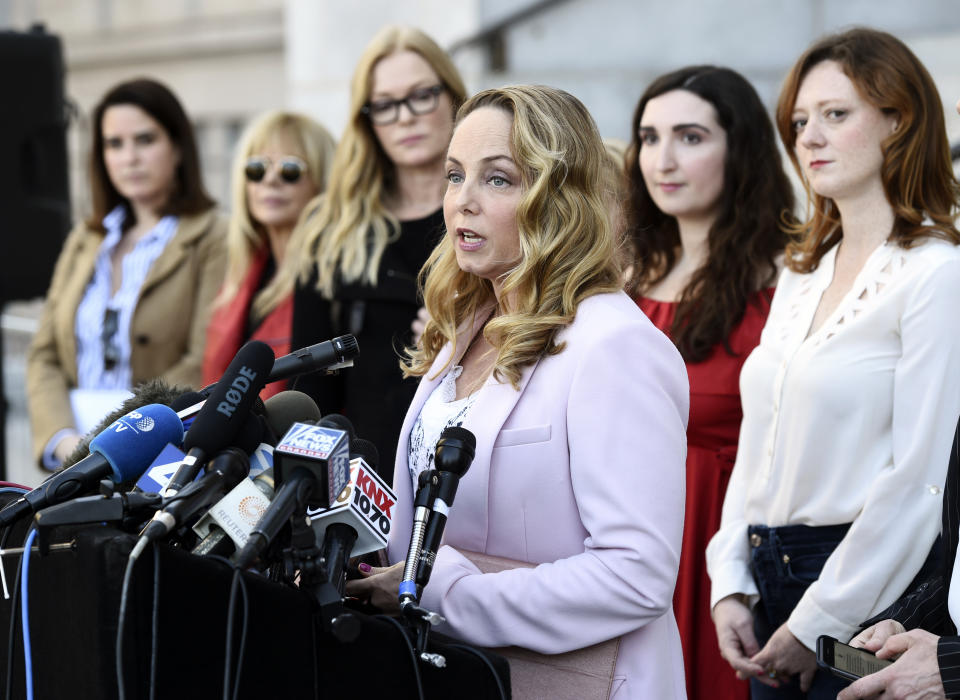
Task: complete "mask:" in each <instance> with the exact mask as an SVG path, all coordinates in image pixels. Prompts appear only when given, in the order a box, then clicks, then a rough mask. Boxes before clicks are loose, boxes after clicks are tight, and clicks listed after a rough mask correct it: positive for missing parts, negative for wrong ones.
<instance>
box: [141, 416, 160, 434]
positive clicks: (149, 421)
mask: <svg viewBox="0 0 960 700" xmlns="http://www.w3.org/2000/svg"><path fill="white" fill-rule="evenodd" d="M155 425H156V422H155V421H154V420H153V418H151V417H150V416H144V417H142V418H141V419H140V420H138V421H137V428H139V429H140V430H142V431H143V432H145V433H149V432H150V431H151V430H153V426H155Z"/></svg>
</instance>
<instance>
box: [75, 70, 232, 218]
mask: <svg viewBox="0 0 960 700" xmlns="http://www.w3.org/2000/svg"><path fill="white" fill-rule="evenodd" d="M117 105H133V106H134V107H139V108H140V109H142V110H143V111H144V112H146V113H147V114H149V115H150V116H151V117H152V118H153V119H155V120H156V121H157V122H158V123H159V124H160V126H161V127H163V129H164V131H166V132H167V136H169V137H170V141H171V142H173V144H174V145H175V146H176V147H177V148H178V149H179V151H180V163H179V165H177V170H176V175H175V178H176V183H175V186H174V188H173V191H172V192H171V194H170V198H169V199H168V200H167V202H166V203H165V204H164V206H163V207H162V208H161V210H160V212H159V213H160V214H161V215H167V214H174V215H177V216H179V215H181V214H199V213H200V212H202V211H206V210H207V209H210V208H211V207H212V206H214V204H216V202H214V201H213V198H212V197H210V195H209V194H207V191H206V189H205V188H204V186H203V178H201V176H200V156H199V155H198V153H197V143H196V140H195V139H194V136H193V127H192V126H190V120H189V119H187V113H186V112H185V111H184V110H183V106H182V105H181V104H180V101H179V100H178V99H177V97H176V95H174V94H173V92H172V91H171V90H170V88H168V87H167V86H166V85H164V84H163V83H159V82H157V81H156V80H150V79H149V78H139V79H137V80H130V81H128V82H125V83H120V84H119V85H116V86H114V87H113V88H111V89H110V91H109V92H107V94H106V95H104V96H103V99H102V100H100V102H99V103H98V104H97V106H96V107H95V108H94V110H93V148H92V150H91V151H90V190H91V193H92V195H93V212H92V213H91V214H90V219H89V220H88V221H87V226H88V227H90V228H91V229H93V230H95V231H101V232H102V231H103V230H104V229H103V217H105V216H106V215H107V214H109V213H110V212H111V211H112V210H113V209H114V208H115V207H116V206H117V205H119V204H123V205H125V206H126V208H127V216H126V219H125V220H124V222H123V223H124V227H126V228H129V227H130V226H133V224H134V223H136V222H135V220H134V213H133V209H132V208H131V207H130V203H129V202H128V201H127V200H126V198H125V197H124V196H123V195H122V194H120V192H118V191H117V188H116V187H114V185H113V182H111V181H110V176H109V175H108V174H107V165H106V163H105V162H104V160H103V115H104V113H105V112H106V111H107V109H108V108H110V107H114V106H117Z"/></svg>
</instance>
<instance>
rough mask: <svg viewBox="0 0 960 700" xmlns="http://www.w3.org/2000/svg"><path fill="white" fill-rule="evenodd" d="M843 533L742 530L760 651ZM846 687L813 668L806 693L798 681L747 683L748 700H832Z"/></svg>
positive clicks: (834, 529)
mask: <svg viewBox="0 0 960 700" xmlns="http://www.w3.org/2000/svg"><path fill="white" fill-rule="evenodd" d="M849 528H850V526H849V525H827V526H823V527H810V526H807V525H788V526H786V527H765V526H763V525H751V526H750V527H749V528H748V529H747V536H748V537H749V538H750V556H751V563H752V569H753V579H754V581H756V583H757V587H758V588H759V590H760V602H759V603H757V606H756V607H755V608H754V610H753V631H754V634H756V636H757V642H758V643H759V644H760V647H761V648H762V647H763V645H764V644H766V643H767V640H769V639H770V637H771V636H773V633H774V632H776V631H777V628H779V627H780V625H782V624H783V623H784V622H786V621H787V618H789V617H790V613H792V612H793V609H794V608H795V607H796V605H797V603H798V602H800V598H801V596H803V593H804V591H806V590H807V588H808V587H809V586H810V584H811V583H813V582H814V581H816V580H817V578H818V577H819V576H820V571H821V570H822V569H823V565H824V563H825V562H826V561H827V557H829V556H830V554H831V553H832V552H833V550H834V549H836V547H837V545H838V544H840V540H842V539H843V537H844V535H846V534H847V530H848V529H849ZM842 641H846V640H842ZM849 684H850V682H849V681H845V680H843V679H841V678H837V677H836V676H834V675H833V674H831V673H829V672H827V671H823V670H820V669H818V670H817V673H816V675H815V676H814V678H813V684H812V685H811V686H810V690H809V691H807V692H806V693H803V692H801V691H800V679H799V678H798V677H794V678H793V679H792V680H791V681H790V683H786V684H781V685H780V687H779V688H771V687H770V686H766V685H763V684H762V683H760V682H759V681H757V680H755V679H751V680H750V697H751V698H752V700H794V699H796V700H802V698H809V699H810V700H821V699H823V700H826V699H827V698H829V699H830V700H835V698H836V697H837V693H839V692H840V691H841V690H842V689H843V688H845V687H846V686H848V685H849Z"/></svg>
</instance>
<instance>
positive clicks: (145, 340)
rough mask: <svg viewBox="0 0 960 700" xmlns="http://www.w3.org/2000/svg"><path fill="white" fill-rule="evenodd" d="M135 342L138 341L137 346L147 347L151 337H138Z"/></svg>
mask: <svg viewBox="0 0 960 700" xmlns="http://www.w3.org/2000/svg"><path fill="white" fill-rule="evenodd" d="M134 340H136V342H137V345H146V344H147V343H149V342H150V337H149V336H146V335H138V336H137V337H136V338H135V339H134Z"/></svg>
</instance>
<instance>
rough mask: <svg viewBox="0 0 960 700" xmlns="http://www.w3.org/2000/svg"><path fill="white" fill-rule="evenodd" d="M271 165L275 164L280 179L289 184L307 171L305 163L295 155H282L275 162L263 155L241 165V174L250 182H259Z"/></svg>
mask: <svg viewBox="0 0 960 700" xmlns="http://www.w3.org/2000/svg"><path fill="white" fill-rule="evenodd" d="M271 165H276V166H277V172H278V173H279V175H280V179H281V180H283V181H284V182H289V183H290V184H293V183H294V182H296V181H297V180H299V179H300V177H301V176H302V175H303V174H304V173H306V172H307V164H306V163H304V162H303V161H302V160H300V159H299V158H297V157H296V156H284V157H283V158H281V159H280V160H279V161H278V162H277V163H274V162H273V161H272V160H270V159H269V158H267V157H265V156H257V157H255V158H249V159H248V160H247V164H246V165H245V166H243V174H244V175H245V176H246V178H247V180H249V181H250V182H260V181H261V180H263V178H265V177H266V176H267V171H268V170H269V169H270V166H271Z"/></svg>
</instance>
